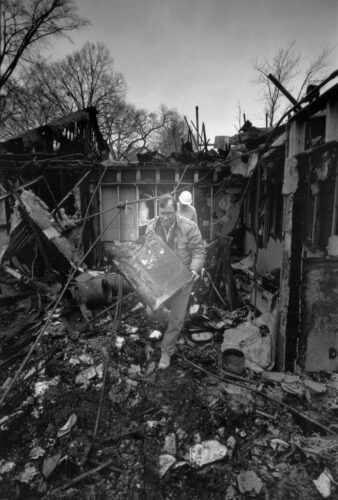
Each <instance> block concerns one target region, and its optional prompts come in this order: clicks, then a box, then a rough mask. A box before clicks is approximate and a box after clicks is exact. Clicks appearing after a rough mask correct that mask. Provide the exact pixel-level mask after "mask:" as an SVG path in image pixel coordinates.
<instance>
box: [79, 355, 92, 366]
mask: <svg viewBox="0 0 338 500" xmlns="http://www.w3.org/2000/svg"><path fill="white" fill-rule="evenodd" d="M79 360H80V361H81V363H83V364H84V365H88V366H90V365H93V364H94V360H93V358H92V357H91V356H89V354H80V356H79Z"/></svg>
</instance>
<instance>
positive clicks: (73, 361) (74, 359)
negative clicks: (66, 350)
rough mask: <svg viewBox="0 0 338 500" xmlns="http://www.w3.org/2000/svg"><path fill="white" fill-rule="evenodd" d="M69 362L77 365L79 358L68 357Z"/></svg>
mask: <svg viewBox="0 0 338 500" xmlns="http://www.w3.org/2000/svg"><path fill="white" fill-rule="evenodd" d="M69 364H71V365H73V366H76V365H79V364H80V360H79V358H70V360H69Z"/></svg>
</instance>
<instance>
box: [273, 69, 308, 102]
mask: <svg viewBox="0 0 338 500" xmlns="http://www.w3.org/2000/svg"><path fill="white" fill-rule="evenodd" d="M268 78H269V80H271V81H272V83H274V84H275V85H276V87H277V88H278V89H279V90H280V91H281V92H282V94H284V95H285V97H286V98H287V99H289V101H290V102H291V104H293V105H294V106H296V110H297V111H300V110H301V109H302V106H301V105H300V104H299V103H298V102H297V100H296V99H295V98H294V97H293V96H292V95H291V94H290V93H289V92H288V91H287V90H286V88H285V87H284V85H282V84H281V82H280V81H279V80H277V78H275V77H274V76H273V75H272V74H271V73H269V74H268Z"/></svg>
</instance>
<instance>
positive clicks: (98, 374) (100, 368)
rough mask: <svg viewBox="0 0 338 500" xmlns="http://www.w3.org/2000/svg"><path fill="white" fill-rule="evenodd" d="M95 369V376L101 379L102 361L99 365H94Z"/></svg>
mask: <svg viewBox="0 0 338 500" xmlns="http://www.w3.org/2000/svg"><path fill="white" fill-rule="evenodd" d="M95 371H96V375H97V377H98V378H100V379H101V378H102V377H103V363H100V364H99V365H97V366H95Z"/></svg>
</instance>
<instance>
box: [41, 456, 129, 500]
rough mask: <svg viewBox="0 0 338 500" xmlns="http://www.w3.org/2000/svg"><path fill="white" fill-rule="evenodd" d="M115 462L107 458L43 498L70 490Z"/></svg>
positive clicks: (115, 469)
mask: <svg viewBox="0 0 338 500" xmlns="http://www.w3.org/2000/svg"><path fill="white" fill-rule="evenodd" d="M113 462H114V459H113V458H110V459H109V460H107V462H105V463H104V464H101V465H98V466H97V467H95V468H94V469H91V470H89V471H87V472H84V473H83V474H80V475H79V476H77V477H74V478H73V479H71V480H70V481H68V483H66V484H63V485H62V486H59V487H58V488H55V489H54V490H51V491H50V492H48V493H47V494H46V495H45V496H44V497H43V498H42V500H45V498H48V497H50V496H51V495H55V494H56V493H59V492H60V491H65V490H68V488H70V487H71V486H73V485H74V484H77V483H79V482H80V481H83V480H84V479H87V478H88V477H89V476H92V475H93V474H96V473H97V472H99V471H100V470H102V469H105V468H106V467H108V466H109V465H110V466H111V464H112V463H113ZM110 469H111V470H112V471H113V472H123V470H122V469H118V468H117V467H110Z"/></svg>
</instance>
